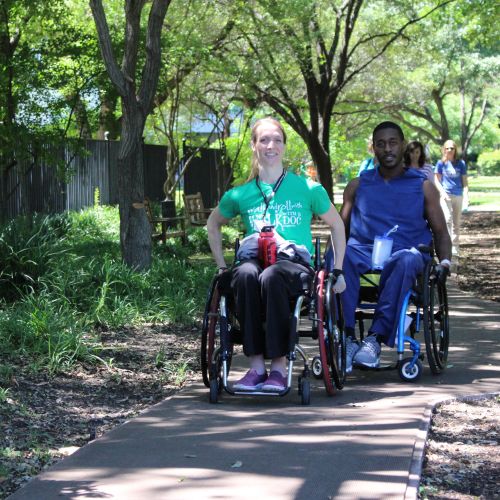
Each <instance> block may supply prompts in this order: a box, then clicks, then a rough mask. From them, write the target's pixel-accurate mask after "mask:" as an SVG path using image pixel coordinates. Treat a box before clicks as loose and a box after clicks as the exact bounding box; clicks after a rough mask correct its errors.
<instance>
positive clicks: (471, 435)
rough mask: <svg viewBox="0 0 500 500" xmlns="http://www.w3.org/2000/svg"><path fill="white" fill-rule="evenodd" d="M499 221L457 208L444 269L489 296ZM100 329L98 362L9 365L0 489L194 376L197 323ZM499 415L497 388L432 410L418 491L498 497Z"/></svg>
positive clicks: (494, 288)
mask: <svg viewBox="0 0 500 500" xmlns="http://www.w3.org/2000/svg"><path fill="white" fill-rule="evenodd" d="M499 226H500V214H499V213H493V212H490V213H469V214H466V215H465V217H464V224H463V236H462V242H463V243H462V246H461V258H460V261H459V266H458V270H457V271H458V273H457V275H456V276H454V277H453V278H452V279H457V280H458V283H459V286H460V288H462V289H463V290H466V291H468V292H471V293H473V294H475V295H477V296H479V297H482V298H486V299H490V300H496V301H500V276H499V273H500V264H499V263H500V245H499V242H500V231H499V228H500V227H499ZM478 248H479V249H480V251H478ZM100 336H101V341H102V343H103V345H104V347H105V349H104V350H103V354H102V357H103V359H104V360H106V361H107V363H106V364H103V363H98V364H97V365H95V364H92V365H90V364H89V365H86V364H79V365H77V366H76V367H75V368H74V369H72V370H71V371H69V372H67V373H59V374H57V375H55V376H48V375H46V374H40V373H33V372H32V371H30V364H29V360H25V362H23V363H20V364H19V366H16V367H15V369H14V370H13V371H12V373H13V374H12V376H11V377H10V380H9V383H8V392H7V394H6V397H5V399H4V400H3V401H2V399H1V398H0V499H2V498H6V497H7V496H8V495H9V494H11V493H13V492H14V491H16V490H17V489H18V488H20V487H21V486H22V485H23V484H24V483H26V482H27V481H28V480H29V479H30V478H31V477H33V476H35V475H37V474H38V473H39V472H40V471H41V470H43V469H44V468H46V467H48V466H50V465H51V464H53V463H55V462H56V461H58V460H60V459H62V458H63V457H65V456H67V455H68V454H70V453H72V452H73V451H75V450H76V449H78V447H80V446H83V445H84V444H86V443H88V442H89V441H91V440H92V439H95V438H96V437H99V436H101V435H102V434H104V433H105V432H107V431H108V430H110V429H111V428H113V427H115V426H116V425H119V424H121V423H123V422H124V421H126V420H128V419H130V418H132V417H133V416H135V415H137V414H138V413H139V412H141V411H142V410H144V409H145V408H147V407H149V406H151V405H152V404H154V403H156V402H158V401H160V400H162V399H164V398H165V397H167V396H169V395H171V394H173V393H174V392H175V391H177V390H179V389H180V388H181V387H182V386H183V385H185V384H188V383H190V382H191V381H192V380H199V379H200V375H199V369H200V368H199V360H198V356H199V355H198V353H199V328H192V329H186V328H182V329H181V328H178V327H175V326H172V325H169V326H166V325H156V326H154V325H150V326H142V327H141V328H127V329H123V330H121V331H116V332H101V334H100ZM3 385H5V384H3ZM0 395H1V393H0ZM498 417H499V401H498V398H496V399H491V400H482V401H478V402H475V403H458V402H453V403H450V404H449V405H444V406H441V407H439V408H438V409H437V410H436V413H435V415H434V417H433V427H432V430H431V433H430V435H429V439H428V442H427V452H426V457H425V461H424V470H423V474H422V480H421V487H420V498H422V499H423V498H429V499H472V498H484V499H490V498H498V492H499V491H500V485H499V484H498V469H499V467H498V466H499V463H498V451H497V450H498V444H499V429H498V422H499V418H498ZM495 447H496V448H495ZM495 452H496V453H495ZM495 481H496V482H495ZM495 495H496V496H495Z"/></svg>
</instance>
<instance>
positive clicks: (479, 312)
mask: <svg viewBox="0 0 500 500" xmlns="http://www.w3.org/2000/svg"><path fill="white" fill-rule="evenodd" d="M449 296H450V297H449V301H450V305H451V328H452V340H451V348H450V356H449V367H448V369H447V370H446V371H445V372H444V373H443V374H442V375H440V376H433V375H432V374H430V371H429V368H428V367H427V365H426V364H425V363H424V375H423V377H422V379H421V380H420V381H419V383H418V384H408V383H404V382H401V381H400V379H399V377H398V375H397V372H396V371H388V372H377V373H375V372H367V371H354V373H353V374H352V375H351V376H350V377H349V380H348V384H347V385H346V387H345V389H344V390H343V391H341V392H339V393H337V395H335V396H333V397H328V396H327V395H326V392H325V391H324V389H323V387H322V385H321V384H322V383H321V381H319V382H318V381H316V380H314V382H313V390H312V397H311V406H308V407H304V406H301V405H300V400H299V397H298V395H297V393H296V391H294V392H293V393H292V394H290V395H288V396H287V397H285V398H265V397H261V398H237V397H230V396H229V395H223V397H222V398H221V402H220V403H219V404H217V405H210V404H209V403H208V396H207V394H208V393H207V390H206V388H205V387H204V386H203V385H202V384H195V385H193V386H190V387H188V388H187V389H185V390H183V391H181V392H180V393H178V394H177V395H175V396H174V397H172V398H170V399H168V400H166V401H163V402H161V403H159V404H157V405H155V406H153V407H152V408H150V409H149V410H147V411H145V412H144V413H142V414H141V415H139V416H138V417H136V418H134V419H133V420H131V421H129V422H127V423H125V424H124V425H122V426H120V427H118V428H116V429H114V430H113V431H111V432H109V433H108V434H106V435H105V436H103V437H102V438H100V439H97V440H95V441H93V442H91V443H90V444H88V445H86V446H84V447H83V448H81V449H80V450H78V451H77V452H76V453H74V454H73V455H72V456H70V457H68V458H66V459H65V460H63V461H61V462H59V463H58V464H56V465H55V466H54V467H51V468H50V469H48V470H46V471H45V472H44V473H42V474H41V475H40V476H38V477H37V478H35V479H34V480H32V481H31V482H30V483H29V484H27V485H26V486H25V487H24V488H22V489H21V490H19V491H18V492H17V493H15V494H14V495H12V496H11V497H10V498H11V499H12V500H13V499H33V500H45V499H47V500H52V499H58V498H71V499H83V498H85V499H88V498H92V499H137V500H143V499H144V500H146V499H147V500H149V499H169V500H170V499H172V500H176V499H190V500H191V499H246V498H248V499H250V498H251V499H261V500H264V499H272V500H280V499H304V500H306V499H307V500H311V499H322V500H326V499H405V498H406V499H410V498H415V496H416V489H417V485H418V474H419V465H420V459H421V455H422V453H421V452H422V448H423V442H424V439H425V431H424V430H423V429H425V428H426V425H427V423H428V421H429V416H430V408H431V406H432V405H433V404H434V403H436V402H438V401H441V400H443V399H449V398H452V397H455V396H461V395H470V394H482V393H491V392H495V391H498V389H499V387H500V368H499V365H500V363H499V358H500V354H499V349H498V347H499V344H498V334H499V327H500V307H499V304H498V303H495V302H487V301H481V300H477V299H475V298H472V297H471V296H469V295H466V294H464V293H461V292H458V291H457V289H456V288H455V287H454V286H453V285H452V286H450V292H449Z"/></svg>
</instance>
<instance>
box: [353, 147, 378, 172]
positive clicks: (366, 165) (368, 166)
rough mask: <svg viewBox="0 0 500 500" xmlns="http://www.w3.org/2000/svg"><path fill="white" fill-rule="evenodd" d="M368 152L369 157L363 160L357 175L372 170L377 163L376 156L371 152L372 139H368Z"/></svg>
mask: <svg viewBox="0 0 500 500" xmlns="http://www.w3.org/2000/svg"><path fill="white" fill-rule="evenodd" d="M368 153H370V155H371V156H370V158H367V159H366V160H363V163H361V165H360V167H359V171H358V177H359V176H360V175H361V174H362V173H363V172H366V171H367V170H373V169H374V168H375V167H376V166H377V165H378V160H377V157H376V156H375V155H374V154H373V139H368Z"/></svg>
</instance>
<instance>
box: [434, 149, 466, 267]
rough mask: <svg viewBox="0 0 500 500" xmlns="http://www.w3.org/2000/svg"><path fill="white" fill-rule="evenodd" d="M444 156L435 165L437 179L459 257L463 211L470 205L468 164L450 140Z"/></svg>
mask: <svg viewBox="0 0 500 500" xmlns="http://www.w3.org/2000/svg"><path fill="white" fill-rule="evenodd" d="M442 153H443V156H442V158H441V160H439V161H438V162H437V164H436V167H435V170H434V171H435V173H436V179H437V181H438V182H439V183H441V185H442V186H443V189H444V192H445V193H446V194H445V197H444V201H445V203H446V205H447V207H448V210H449V212H450V214H451V217H450V218H449V221H448V231H449V233H450V236H451V242H452V244H453V250H452V251H453V255H456V256H457V257H458V255H459V247H460V225H461V223H462V211H463V210H464V209H467V207H468V205H469V184H468V180H467V165H466V164H465V162H464V161H463V160H460V159H459V158H457V145H456V144H455V143H454V142H453V141H452V140H448V141H446V142H445V143H444V144H443V148H442Z"/></svg>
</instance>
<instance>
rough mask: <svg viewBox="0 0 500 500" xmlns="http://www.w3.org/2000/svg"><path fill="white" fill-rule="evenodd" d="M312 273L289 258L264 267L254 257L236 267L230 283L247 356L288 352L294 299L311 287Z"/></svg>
mask: <svg viewBox="0 0 500 500" xmlns="http://www.w3.org/2000/svg"><path fill="white" fill-rule="evenodd" d="M312 276H313V271H312V269H311V268H310V267H309V266H307V265H305V264H301V263H298V262H292V261H289V260H279V261H278V262H276V263H275V264H273V265H272V266H269V267H267V268H266V269H264V270H262V267H261V265H260V263H259V261H258V260H257V259H251V260H246V261H243V262H242V263H241V264H240V265H239V266H237V267H236V268H234V269H233V276H232V281H231V286H232V289H233V292H234V296H235V302H236V314H237V316H238V319H239V322H240V326H241V329H242V333H243V352H244V353H245V355H247V356H253V355H257V354H263V355H264V357H266V358H269V359H273V358H279V357H281V356H285V355H286V354H287V353H288V351H289V346H288V344H289V330H290V317H291V314H292V313H293V311H292V305H293V304H292V299H294V298H295V297H297V296H299V295H301V294H302V292H303V290H305V289H307V288H308V287H309V286H310V282H311V279H312ZM263 321H264V322H265V328H264V325H263Z"/></svg>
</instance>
